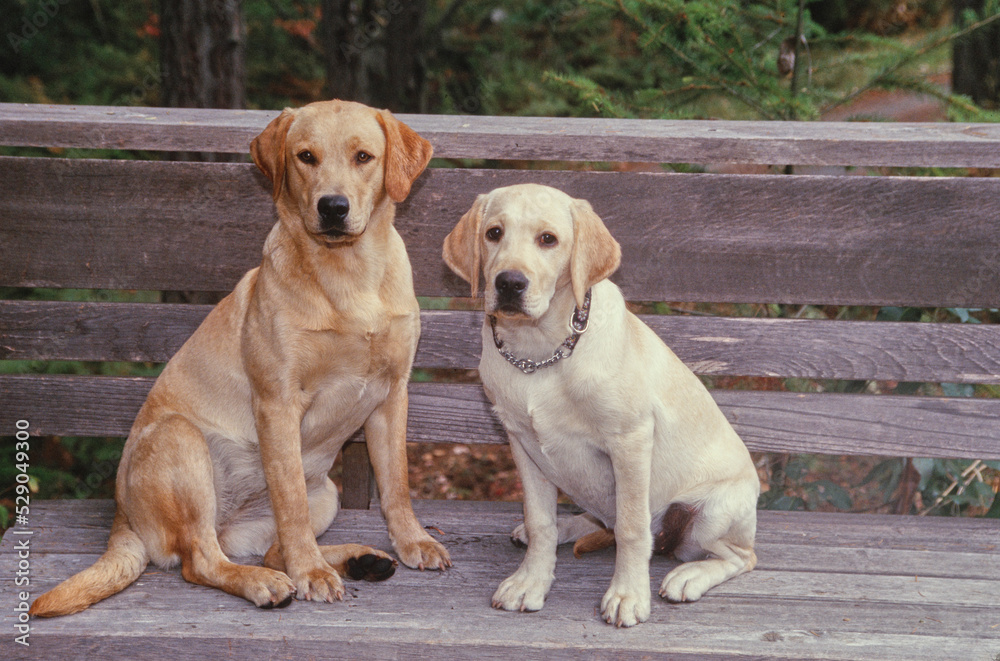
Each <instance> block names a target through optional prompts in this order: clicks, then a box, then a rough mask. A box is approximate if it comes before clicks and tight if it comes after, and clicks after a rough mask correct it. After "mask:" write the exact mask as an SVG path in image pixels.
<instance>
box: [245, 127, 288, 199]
mask: <svg viewBox="0 0 1000 661" xmlns="http://www.w3.org/2000/svg"><path fill="white" fill-rule="evenodd" d="M293 119H295V111H294V110H292V109H291V108H285V109H284V110H282V111H281V114H280V115H278V116H277V117H275V118H274V119H272V120H271V123H270V124H268V125H267V128H265V129H264V130H263V132H261V134H260V135H258V136H257V137H256V138H254V139H253V141H252V142H251V143H250V155H251V156H253V162H254V163H256V164H257V167H258V168H260V171H261V172H263V173H264V174H265V175H266V176H267V178H268V179H270V180H271V183H272V184H273V186H274V191H273V193H272V195H273V196H274V199H275V200H277V199H278V195H280V194H281V189H282V187H283V186H284V185H285V138H286V137H287V136H288V127H289V126H291V124H292V120H293Z"/></svg>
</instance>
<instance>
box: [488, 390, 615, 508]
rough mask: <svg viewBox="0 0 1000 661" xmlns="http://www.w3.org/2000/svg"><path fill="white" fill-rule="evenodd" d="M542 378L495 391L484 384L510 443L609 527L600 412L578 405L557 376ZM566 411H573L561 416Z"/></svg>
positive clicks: (609, 480)
mask: <svg viewBox="0 0 1000 661" xmlns="http://www.w3.org/2000/svg"><path fill="white" fill-rule="evenodd" d="M547 376H548V375H541V374H536V375H530V376H528V378H527V379H524V380H519V382H517V383H515V384H513V387H503V388H501V389H500V390H493V389H490V387H489V385H488V384H487V388H488V389H489V391H490V398H491V399H492V400H493V401H494V405H495V408H496V410H497V413H498V415H499V416H500V418H501V419H502V421H503V423H504V427H505V428H506V429H507V430H508V431H509V432H510V433H511V435H512V437H513V439H512V442H518V443H520V445H521V447H522V448H523V449H524V451H525V452H526V453H527V454H528V456H529V457H531V460H532V461H533V462H534V463H535V465H536V466H538V468H539V469H540V470H541V471H542V473H543V474H544V475H545V477H546V478H547V479H548V480H549V481H550V482H552V483H553V484H555V485H556V486H557V487H559V488H560V489H562V491H563V492H565V493H566V494H567V495H568V496H570V498H572V499H573V501H574V502H576V503H577V504H578V505H580V506H581V507H583V508H584V509H586V510H587V511H589V512H591V513H592V514H594V515H595V516H597V517H599V518H600V519H602V520H603V521H604V522H605V523H606V524H607V525H609V526H613V524H614V520H615V519H614V516H615V504H614V472H613V469H612V466H611V460H610V459H609V457H608V455H607V453H606V452H605V451H604V443H605V437H604V433H603V431H602V427H603V422H602V419H601V414H600V412H598V411H596V410H593V409H591V410H590V411H587V409H586V408H584V407H580V406H579V403H578V402H576V401H575V400H576V397H575V396H574V394H573V393H572V392H571V391H567V390H566V389H565V388H564V387H563V385H562V383H561V382H560V380H559V379H555V378H546V377H547ZM528 379H531V380H530V381H529V380H528ZM485 381H486V379H484V382H485ZM567 411H574V412H575V413H576V414H575V415H571V416H567V415H566V412H567ZM514 439H516V440H514Z"/></svg>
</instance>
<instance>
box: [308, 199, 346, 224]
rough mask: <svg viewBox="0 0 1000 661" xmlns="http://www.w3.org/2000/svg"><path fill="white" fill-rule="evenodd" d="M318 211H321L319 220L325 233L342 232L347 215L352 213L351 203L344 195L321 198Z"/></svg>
mask: <svg viewBox="0 0 1000 661" xmlns="http://www.w3.org/2000/svg"><path fill="white" fill-rule="evenodd" d="M316 210H317V211H319V220H320V223H321V225H322V229H323V231H324V232H327V231H329V230H341V231H342V230H343V229H344V227H345V224H344V221H345V220H347V214H348V213H350V211H351V203H350V202H348V200H347V198H346V197H344V196H343V195H324V196H323V197H321V198H319V203H317V205H316Z"/></svg>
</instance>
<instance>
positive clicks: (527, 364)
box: [489, 289, 590, 374]
mask: <svg viewBox="0 0 1000 661" xmlns="http://www.w3.org/2000/svg"><path fill="white" fill-rule="evenodd" d="M489 317H490V328H491V329H493V344H495V345H496V347H497V351H499V352H500V355H501V356H503V357H504V358H505V359H507V362H508V363H510V364H511V365H513V366H514V367H516V368H517V369H519V370H521V371H522V372H524V373H525V374H534V373H535V372H537V371H538V370H540V369H542V368H543V367H552V366H553V365H555V364H556V363H558V362H559V361H560V360H562V359H563V358H569V357H570V356H572V355H573V349H574V347H576V343H577V342H578V341H579V339H580V336H581V335H583V334H584V333H586V332H587V328H588V327H589V326H590V290H589V289H588V290H587V295H586V296H585V297H584V298H583V307H582V308H577V307H574V309H573V316H572V317H570V320H569V329H570V331H571V333H570V336H569V337H567V338H566V339H565V340H563V343H562V344H560V345H559V346H558V347H556V350H555V352H554V353H553V354H552V356H550V357H549V358H546V359H545V360H543V361H541V362H535V361H533V360H531V359H530V358H518V357H517V356H515V355H514V354H512V353H511V352H510V350H508V349H505V348H504V345H503V340H501V339H500V338H499V337H497V318H496V317H495V316H493V315H489Z"/></svg>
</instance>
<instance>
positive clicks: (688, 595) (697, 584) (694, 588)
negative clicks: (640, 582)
mask: <svg viewBox="0 0 1000 661" xmlns="http://www.w3.org/2000/svg"><path fill="white" fill-rule="evenodd" d="M715 585H716V581H714V580H713V577H712V575H711V573H710V572H707V571H705V570H704V568H703V567H702V566H701V563H700V562H685V563H684V564H682V565H680V566H678V567H674V569H673V570H672V571H671V572H670V573H669V574H667V575H666V577H664V579H663V583H661V584H660V596H661V597H663V598H664V599H666V600H667V601H673V602H681V601H698V600H699V599H701V597H702V595H703V594H705V593H706V592H707V591H708V590H709V589H710V588H712V587H714V586H715Z"/></svg>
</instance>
